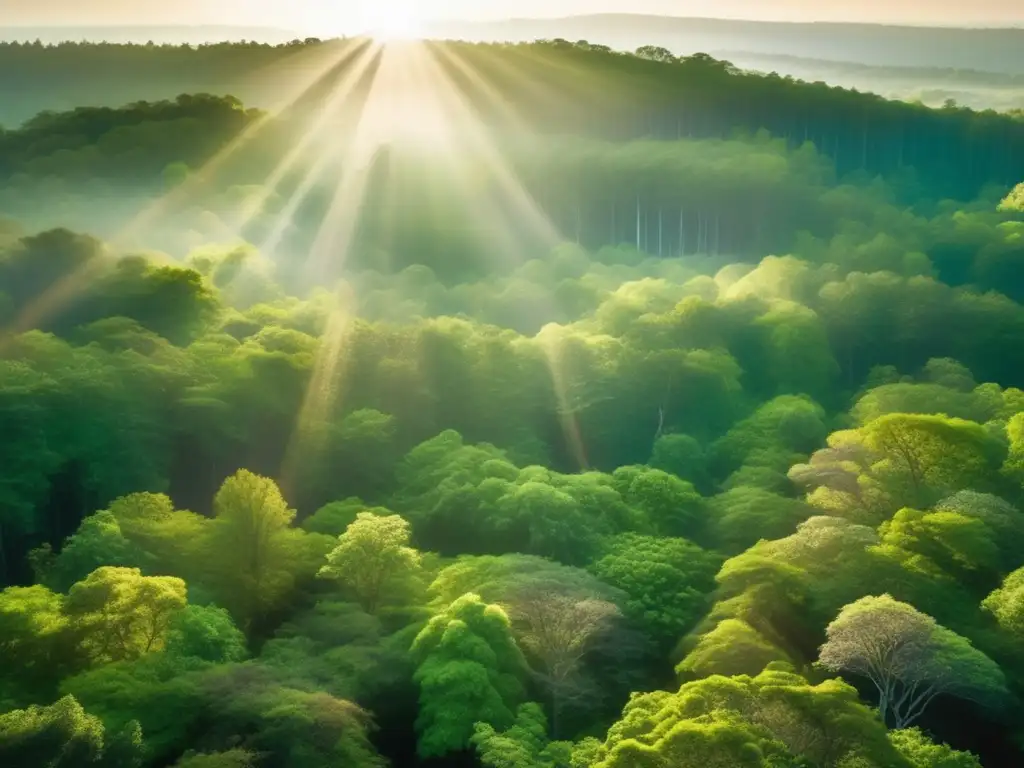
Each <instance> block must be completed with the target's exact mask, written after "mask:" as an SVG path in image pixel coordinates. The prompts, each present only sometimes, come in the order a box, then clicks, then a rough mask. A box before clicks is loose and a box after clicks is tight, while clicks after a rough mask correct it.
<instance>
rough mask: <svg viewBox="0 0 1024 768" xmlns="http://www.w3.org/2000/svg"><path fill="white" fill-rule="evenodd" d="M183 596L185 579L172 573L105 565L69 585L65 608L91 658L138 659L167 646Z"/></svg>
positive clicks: (184, 599) (103, 659)
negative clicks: (147, 572)
mask: <svg viewBox="0 0 1024 768" xmlns="http://www.w3.org/2000/svg"><path fill="white" fill-rule="evenodd" d="M185 595H186V590H185V582H184V581H182V580H181V579H178V578H175V577H173V576H143V575H142V572H141V571H139V569H138V568H115V567H111V566H104V567H102V568H97V569H96V570H95V571H93V572H92V573H91V574H89V576H88V577H87V578H86V579H84V580H83V581H80V582H78V583H77V584H75V585H74V586H72V587H71V590H70V592H69V593H68V599H67V603H66V606H65V612H66V614H67V616H68V619H69V621H70V623H71V627H72V630H73V631H74V632H79V633H81V636H82V648H83V649H84V650H85V652H86V654H87V655H88V656H89V658H90V659H91V660H92V661H94V662H96V663H105V662H109V661H120V660H125V659H135V658H138V657H139V656H141V655H143V654H146V653H151V652H153V651H158V650H161V649H162V648H163V647H164V644H165V642H166V640H167V632H168V629H169V628H170V626H171V622H172V621H173V620H174V618H175V616H177V615H178V614H179V613H180V612H181V611H182V610H184V608H185V605H186V596H185Z"/></svg>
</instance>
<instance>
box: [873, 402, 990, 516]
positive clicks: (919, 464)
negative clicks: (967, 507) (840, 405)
mask: <svg viewBox="0 0 1024 768" xmlns="http://www.w3.org/2000/svg"><path fill="white" fill-rule="evenodd" d="M861 433H862V435H863V437H864V443H865V445H866V446H867V447H868V448H869V449H871V450H874V451H876V452H877V453H878V454H879V458H880V459H881V463H880V466H878V468H877V474H878V476H879V477H880V478H881V481H882V482H883V483H884V484H885V485H886V486H887V487H888V488H889V491H890V494H891V495H893V496H895V497H896V498H898V499H906V500H907V501H906V502H904V504H903V505H902V506H910V507H918V508H920V507H925V506H928V505H930V504H934V503H935V502H936V501H938V499H939V498H941V497H942V496H943V495H945V494H946V493H949V492H952V491H956V490H961V489H963V488H965V487H969V488H973V490H984V485H985V482H986V475H987V474H988V473H989V472H990V471H991V469H992V468H993V466H998V463H999V461H1000V460H1001V457H1000V455H999V454H1000V446H999V445H998V443H997V441H996V440H995V439H994V438H993V437H992V435H991V434H990V433H989V432H987V431H986V430H985V428H984V427H982V426H981V425H980V424H976V423H974V422H970V421H966V420H964V419H951V418H948V417H946V416H941V415H940V416H931V415H922V414H902V413H895V414H889V415H886V416H881V417H879V418H877V419H875V420H873V421H871V422H870V423H868V424H866V425H865V426H864V427H862V428H861Z"/></svg>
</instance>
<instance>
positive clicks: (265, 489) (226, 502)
mask: <svg viewBox="0 0 1024 768" xmlns="http://www.w3.org/2000/svg"><path fill="white" fill-rule="evenodd" d="M213 509H214V514H215V519H214V521H213V523H212V524H211V530H210V535H209V539H208V546H209V549H208V554H207V557H209V558H210V566H211V568H210V571H211V574H210V576H211V581H210V583H211V586H212V587H213V588H214V590H215V592H216V593H217V595H218V597H219V598H220V599H221V601H222V604H223V605H225V606H227V607H228V608H229V609H230V610H231V612H232V614H233V615H234V617H235V620H236V621H238V623H239V625H240V626H241V627H242V628H243V629H244V630H246V631H248V630H249V629H250V628H251V627H252V624H253V622H254V621H257V620H258V619H261V618H263V617H264V616H265V615H266V614H267V612H268V611H270V610H272V609H273V608H275V607H276V606H277V605H279V604H280V601H281V600H282V599H283V598H284V597H285V596H286V595H287V594H288V592H289V591H290V590H291V589H292V586H293V585H294V583H295V579H296V576H297V575H298V573H301V572H302V570H303V569H304V568H305V567H307V564H306V562H305V560H304V558H303V552H302V550H301V544H302V540H301V538H300V537H301V536H302V535H303V532H302V531H300V530H296V529H293V528H291V527H290V526H291V523H292V521H293V520H294V519H295V510H293V509H289V508H288V505H287V503H286V502H285V500H284V498H283V497H282V496H281V491H280V490H279V489H278V487H277V485H276V484H275V483H274V481H273V480H271V479H269V478H266V477H260V476H258V475H255V474H253V473H252V472H249V471H247V470H244V469H243V470H239V471H238V472H236V473H235V474H234V475H232V476H231V477H229V478H228V479H227V480H225V481H224V484H223V485H222V486H221V488H220V490H219V491H218V492H217V495H216V497H215V498H214V500H213Z"/></svg>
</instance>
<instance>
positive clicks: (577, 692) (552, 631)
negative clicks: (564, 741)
mask: <svg viewBox="0 0 1024 768" xmlns="http://www.w3.org/2000/svg"><path fill="white" fill-rule="evenodd" d="M620 615H621V614H620V611H619V608H618V607H617V606H616V605H615V604H614V603H610V602H608V601H606V600H598V599H593V598H589V599H588V598H583V599H581V598H580V597H577V596H574V595H572V594H566V593H564V592H559V591H556V590H553V589H545V588H526V589H523V590H522V591H520V592H518V593H517V594H516V595H515V596H514V597H513V598H512V599H511V601H510V602H509V616H510V617H511V619H512V622H513V625H514V626H515V628H516V635H517V637H518V639H519V643H520V645H521V646H522V647H523V650H524V651H525V652H526V655H527V658H528V659H529V660H530V661H531V662H532V664H531V667H532V670H533V672H534V675H535V676H536V677H537V678H538V679H539V680H540V681H541V683H542V684H543V685H544V687H545V688H546V689H547V691H548V695H549V696H550V704H551V733H552V735H553V736H554V737H555V738H558V735H559V718H560V715H561V712H562V709H563V708H564V707H565V705H566V704H567V703H569V702H572V701H574V700H576V699H579V698H581V697H584V696H585V695H586V694H587V693H588V692H589V691H590V690H591V689H590V685H588V683H589V681H588V679H587V677H586V676H585V674H583V660H584V658H585V657H586V656H587V654H588V653H589V652H590V651H591V650H593V648H594V646H595V644H596V643H597V642H598V641H600V640H601V639H602V635H604V636H607V634H608V633H609V632H610V630H611V629H612V628H613V626H614V621H615V619H617V618H618V617H619V616H620Z"/></svg>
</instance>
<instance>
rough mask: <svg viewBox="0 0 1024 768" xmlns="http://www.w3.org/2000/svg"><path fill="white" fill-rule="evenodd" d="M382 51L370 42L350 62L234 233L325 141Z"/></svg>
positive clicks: (241, 216)
mask: <svg viewBox="0 0 1024 768" xmlns="http://www.w3.org/2000/svg"><path fill="white" fill-rule="evenodd" d="M380 52H381V49H380V47H379V46H377V45H369V46H366V47H364V48H363V49H362V53H361V54H360V55H359V56H358V58H357V59H356V60H355V61H354V62H353V63H352V64H351V65H350V67H349V69H348V71H347V72H346V73H345V76H344V78H343V79H342V80H341V82H339V83H338V85H337V86H336V87H335V88H334V89H333V90H332V91H331V95H330V96H329V97H328V99H327V101H326V102H325V103H324V105H323V107H322V109H321V111H320V114H319V115H318V116H317V118H316V120H315V121H314V122H313V124H312V125H311V126H310V128H309V129H308V130H307V131H305V132H304V133H303V134H302V137H301V138H300V139H299V141H298V143H296V144H295V145H294V146H293V147H292V148H291V149H290V150H289V151H288V153H287V154H286V155H285V156H284V158H283V159H282V160H281V162H279V163H278V164H277V166H276V167H275V168H274V170H273V171H272V172H271V174H270V176H268V177H267V180H266V181H265V182H264V183H263V184H262V185H261V187H260V191H259V193H258V194H256V195H253V196H251V197H250V198H248V199H247V200H246V203H245V205H244V206H243V207H242V210H241V211H240V212H239V213H238V214H237V217H236V218H235V220H234V221H232V223H231V224H230V225H229V227H230V230H231V231H232V232H234V233H235V234H236V235H238V236H241V232H242V230H243V229H244V228H245V226H246V225H247V224H248V223H249V222H250V221H252V219H253V217H255V216H256V215H257V214H258V213H259V212H260V211H261V210H262V209H263V206H264V205H265V204H266V202H267V200H269V199H270V196H271V195H273V194H274V192H275V191H276V190H277V187H278V185H279V184H280V183H281V182H282V181H283V180H284V179H285V177H287V176H288V174H289V173H291V172H292V170H293V169H294V168H295V165H296V163H298V161H299V160H300V159H301V158H302V157H303V155H304V154H305V153H306V151H307V150H308V149H309V148H310V147H311V146H312V145H313V144H314V143H322V142H323V139H324V136H325V134H326V133H327V129H328V127H329V126H330V124H331V122H332V121H333V120H335V119H336V118H337V113H338V111H339V107H341V106H342V104H343V103H344V101H345V99H347V98H348V97H349V96H351V94H352V92H353V91H354V90H355V89H356V88H357V87H358V86H359V84H360V82H361V81H362V80H363V78H364V77H365V76H366V74H367V73H368V72H369V71H370V67H371V66H372V65H373V63H374V61H375V59H376V58H377V57H379V56H380ZM305 178H306V177H304V180H305ZM314 181H315V180H314Z"/></svg>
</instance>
